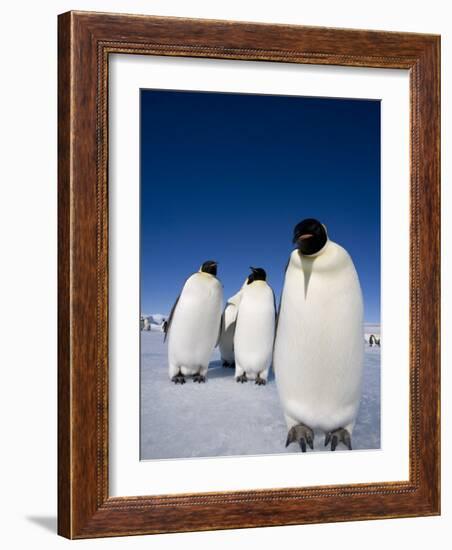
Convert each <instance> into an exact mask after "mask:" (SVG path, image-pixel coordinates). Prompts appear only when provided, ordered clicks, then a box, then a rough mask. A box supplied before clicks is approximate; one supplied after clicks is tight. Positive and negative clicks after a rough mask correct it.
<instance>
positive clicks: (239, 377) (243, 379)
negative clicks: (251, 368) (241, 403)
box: [235, 373, 248, 384]
mask: <svg viewBox="0 0 452 550" xmlns="http://www.w3.org/2000/svg"><path fill="white" fill-rule="evenodd" d="M235 380H236V382H240V383H241V384H243V382H248V378H247V377H246V374H245V373H243V374H242V375H240V376H237V378H236V379H235Z"/></svg>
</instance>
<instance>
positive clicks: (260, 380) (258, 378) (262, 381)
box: [254, 375, 267, 386]
mask: <svg viewBox="0 0 452 550" xmlns="http://www.w3.org/2000/svg"><path fill="white" fill-rule="evenodd" d="M254 383H255V384H257V385H258V386H265V384H266V383H267V380H264V379H263V378H261V377H260V376H259V375H257V377H256V382H254Z"/></svg>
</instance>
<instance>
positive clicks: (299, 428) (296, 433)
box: [286, 424, 314, 453]
mask: <svg viewBox="0 0 452 550" xmlns="http://www.w3.org/2000/svg"><path fill="white" fill-rule="evenodd" d="M295 441H298V444H299V445H300V448H301V451H302V452H303V453H305V452H306V443H307V444H308V445H309V447H310V448H311V449H312V450H314V431H313V430H311V428H309V427H308V426H305V425H304V424H297V425H296V426H293V427H292V428H290V430H289V433H288V434H287V441H286V447H288V446H289V445H290V444H291V443H294V442H295Z"/></svg>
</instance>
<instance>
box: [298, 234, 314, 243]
mask: <svg viewBox="0 0 452 550" xmlns="http://www.w3.org/2000/svg"><path fill="white" fill-rule="evenodd" d="M313 236H314V235H313V234H312V233H306V234H305V235H300V236H299V237H297V239H296V242H300V241H307V240H308V239H312V237H313Z"/></svg>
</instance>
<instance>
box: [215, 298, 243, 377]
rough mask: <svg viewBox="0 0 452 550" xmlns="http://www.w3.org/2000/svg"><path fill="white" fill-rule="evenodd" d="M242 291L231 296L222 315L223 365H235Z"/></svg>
mask: <svg viewBox="0 0 452 550" xmlns="http://www.w3.org/2000/svg"><path fill="white" fill-rule="evenodd" d="M240 298H241V291H239V292H237V294H234V296H231V297H230V298H229V300H228V301H227V303H226V307H225V308H224V311H223V315H222V316H221V334H220V343H219V348H220V354H221V361H222V363H223V367H231V368H234V367H235V357H234V333H235V323H236V320H237V313H238V306H239V303H240Z"/></svg>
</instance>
